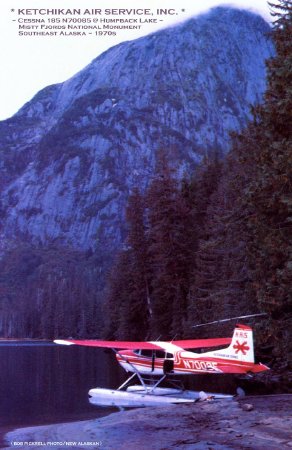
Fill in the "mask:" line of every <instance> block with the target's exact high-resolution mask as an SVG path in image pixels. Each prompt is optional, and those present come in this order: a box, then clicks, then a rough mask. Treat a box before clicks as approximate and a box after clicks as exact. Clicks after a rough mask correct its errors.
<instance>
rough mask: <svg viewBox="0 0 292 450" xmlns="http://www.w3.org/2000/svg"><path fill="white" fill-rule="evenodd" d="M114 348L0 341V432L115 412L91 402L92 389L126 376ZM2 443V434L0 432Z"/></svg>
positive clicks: (108, 384)
mask: <svg viewBox="0 0 292 450" xmlns="http://www.w3.org/2000/svg"><path fill="white" fill-rule="evenodd" d="M125 375H126V374H125V372H124V371H123V370H122V369H121V368H119V366H118V364H117V362H116V360H115V355H114V353H113V352H111V351H105V350H103V349H98V348H88V347H77V346H70V347H65V346H60V345H55V344H51V343H44V342H40V343H35V342H34V343H30V342H24V343H21V342H17V343H12V342H10V343H4V342H1V343H0V434H1V435H2V438H3V434H4V432H6V431H8V430H11V429H13V428H19V427H24V426H33V425H42V424H48V423H57V422H68V421H72V420H86V419H89V418H95V417H101V416H105V415H107V414H110V413H111V412H114V411H116V409H115V408H102V407H97V406H93V405H91V404H90V403H89V401H88V391H89V389H90V388H93V387H97V386H98V387H108V388H116V387H118V386H119V385H120V384H121V383H122V381H123V380H124V379H125ZM0 447H1V436H0Z"/></svg>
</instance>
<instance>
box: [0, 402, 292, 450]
mask: <svg viewBox="0 0 292 450" xmlns="http://www.w3.org/2000/svg"><path fill="white" fill-rule="evenodd" d="M291 401H292V395H291V394H283V395H262V396H247V397H243V398H238V399H234V400H221V401H199V402H195V403H192V404H188V405H171V406H165V407H147V408H141V409H133V410H130V411H120V412H117V413H114V414H111V415H110V416H107V417H104V418H101V419H94V420H86V421H81V422H72V423H62V424H56V425H47V426H38V427H30V428H20V429H17V430H14V431H12V432H9V433H7V435H6V436H5V438H6V447H4V448H6V449H10V448H21V449H27V448H34V449H40V448H42V449H47V448H55V449H63V448H78V449H80V450H81V449H91V450H92V449H103V450H136V449H141V450H144V449H145V450H146V449H147V450H166V449H178V448H179V449H182V450H187V449H188V450H189V449H196V450H211V449H212V450H213V449H214V450H219V449H220V450H227V449H236V450H237V449H245V450H247V449H250V450H263V449H265V450H280V449H281V450H282V449H286V448H287V449H288V448H292V433H291V430H292V415H291Z"/></svg>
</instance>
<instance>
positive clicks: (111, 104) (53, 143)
mask: <svg viewBox="0 0 292 450" xmlns="http://www.w3.org/2000/svg"><path fill="white" fill-rule="evenodd" d="M268 32H269V26H268V25H267V23H266V22H265V21H264V20H263V19H262V18H260V17H259V16H256V15H254V14H252V13H250V12H247V11H241V10H237V9H232V8H227V7H219V8H215V9H214V10H211V11H210V12H209V13H207V14H204V15H201V16H199V17H196V18H194V19H191V20H189V21H187V22H186V23H184V24H181V25H178V26H176V27H172V28H168V29H165V30H162V31H159V32H156V33H154V34H151V35H149V36H146V37H143V38H140V39H137V40H135V41H131V42H125V43H122V44H119V45H117V46H115V47H113V48H111V49H109V50H108V51H107V52H105V53H103V54H102V55H100V56H99V57H97V58H96V59H95V60H94V61H92V63H91V64H89V65H88V66H87V67H86V68H85V69H83V70H82V71H81V72H79V73H78V74H76V75H75V76H74V77H72V78H71V79H69V80H68V81H66V82H64V83H60V84H57V85H54V86H49V87H47V88H45V89H44V90H42V91H40V92H39V93H38V94H37V95H36V96H35V97H34V98H33V99H32V100H31V101H30V102H28V103H27V104H25V105H24V106H23V107H22V108H21V109H20V111H19V112H18V113H17V114H16V115H15V116H13V117H12V118H11V119H8V120H6V121H3V122H1V123H0V140H1V151H0V167H1V171H2V174H3V176H2V181H1V185H0V187H1V191H2V192H1V197H0V201H1V203H0V209H1V217H2V218H1V231H0V232H1V234H2V236H3V237H4V239H3V241H4V242H5V241H9V240H13V239H15V237H18V238H21V239H22V238H25V239H26V240H29V241H32V242H34V243H38V242H40V243H42V244H48V243H52V242H54V243H57V244H61V245H64V244H66V245H69V246H72V247H74V248H77V249H82V250H86V249H89V248H92V249H97V250H98V251H99V252H100V254H101V255H102V254H110V253H111V252H112V251H114V250H115V249H116V248H117V247H118V246H119V245H120V243H121V242H122V241H123V239H124V235H125V227H124V211H125V204H126V200H127V197H128V194H129V191H130V190H131V188H132V187H133V186H135V185H140V186H142V187H143V186H145V184H147V183H148V181H149V179H150V178H151V175H152V173H153V169H154V166H155V155H156V152H157V150H158V149H159V148H166V149H168V151H169V158H170V160H171V161H172V162H173V164H174V165H175V166H176V167H177V168H178V169H179V172H180V173H181V174H182V173H183V172H184V171H188V169H189V168H190V167H193V166H195V165H196V164H197V163H199V162H200V161H201V159H202V157H203V156H204V155H206V154H208V153H210V152H212V151H215V150H216V151H219V153H221V154H224V153H226V152H227V151H228V149H229V132H230V130H239V129H241V128H242V127H244V125H245V123H246V121H247V119H248V118H249V114H250V113H249V111H250V105H251V104H255V103H257V102H260V101H261V98H262V94H263V92H264V90H265V63H264V61H265V60H266V59H267V58H268V57H270V56H271V54H272V52H273V47H272V44H271V42H270V40H269V37H268V34H267V33H268ZM4 247H5V245H4Z"/></svg>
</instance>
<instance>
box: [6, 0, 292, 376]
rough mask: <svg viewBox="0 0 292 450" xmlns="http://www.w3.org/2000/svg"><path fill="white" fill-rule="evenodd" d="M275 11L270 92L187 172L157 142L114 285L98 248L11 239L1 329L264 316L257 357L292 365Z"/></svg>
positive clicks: (284, 84)
mask: <svg viewBox="0 0 292 450" xmlns="http://www.w3.org/2000/svg"><path fill="white" fill-rule="evenodd" d="M273 10H274V26H273V30H272V32H271V33H272V38H273V40H274V45H275V49H276V54H275V56H274V57H273V58H271V59H270V60H268V61H267V90H266V93H265V97H264V101H263V103H262V104H260V105H257V106H255V107H253V109H252V119H251V120H250V122H249V123H248V125H247V127H246V128H245V129H244V130H243V131H241V132H238V133H233V134H232V136H231V140H232V148H231V150H230V151H229V153H228V155H227V156H226V157H222V154H221V153H219V152H217V151H216V150H214V151H213V152H212V153H210V154H206V156H205V157H204V158H203V161H202V163H201V164H200V165H199V166H198V167H197V168H196V170H195V171H193V172H185V173H183V174H181V173H177V172H178V171H177V168H176V167H175V166H174V164H171V163H170V162H169V158H168V155H169V154H170V152H172V151H175V149H172V148H160V150H159V152H158V154H157V158H156V169H155V173H154V174H153V175H152V179H151V181H150V183H149V185H148V186H147V188H146V189H144V190H141V189H140V187H139V186H137V187H136V188H134V189H133V190H132V192H131V194H130V197H129V200H128V206H127V211H126V220H127V224H126V225H127V231H128V233H127V237H126V239H125V241H124V244H123V248H122V249H121V250H120V251H119V253H118V255H117V256H116V258H115V261H114V263H113V264H112V260H113V256H114V255H111V254H109V255H108V261H107V262H106V264H105V266H103V269H102V270H103V271H104V273H103V274H102V275H103V277H99V279H101V278H103V279H106V284H104V283H102V284H100V282H97V279H98V277H97V275H99V276H100V275H101V274H100V270H101V269H100V267H101V264H100V261H99V256H98V254H97V253H94V251H91V250H89V251H87V252H82V251H78V250H74V249H72V248H69V247H68V248H67V247H62V246H60V245H58V242H56V243H55V245H54V244H51V245H50V246H44V245H43V246H42V245H36V244H31V243H30V242H28V241H27V242H26V241H25V240H19V242H18V241H17V242H14V243H13V245H11V248H10V249H8V251H6V254H5V256H3V255H1V256H2V258H1V259H0V296H1V303H0V312H1V315H0V317H1V318H0V335H1V336H5V337H23V336H25V337H31V338H47V339H51V338H54V337H69V336H72V337H73V336H74V337H83V338H101V337H106V338H108V339H133V340H139V339H143V340H144V339H151V340H154V339H157V338H161V339H162V338H163V339H172V338H174V337H177V338H192V337H197V336H199V335H200V336H202V333H203V335H205V336H208V337H212V335H213V336H215V335H218V336H219V335H221V336H225V335H229V334H230V330H231V327H232V325H230V324H226V325H225V324H224V325H220V327H219V326H215V327H213V328H208V329H204V328H200V329H196V328H194V326H195V325H197V324H201V323H206V322H210V321H214V320H220V319H225V318H228V317H234V316H238V315H248V314H259V313H262V314H264V313H265V314H266V315H265V316H262V317H261V318H260V320H252V321H251V322H250V324H251V325H252V326H253V328H254V329H255V335H256V348H257V356H258V357H260V358H261V360H262V362H265V363H267V364H270V365H271V366H272V367H274V368H277V369H279V370H284V371H287V370H289V368H290V369H291V355H292V346H291V341H292V338H291V329H292V313H291V311H292V292H291V279H292V277H291V275H292V274H291V272H292V258H291V222H292V216H291V211H292V197H291V187H292V186H291V185H292V177H291V167H292V155H291V149H292V142H291V111H292V4H291V0H281V1H280V2H279V4H277V5H273ZM0 251H1V240H0ZM198 330H199V331H200V333H199V331H198Z"/></svg>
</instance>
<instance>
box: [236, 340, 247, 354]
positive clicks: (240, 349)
mask: <svg viewBox="0 0 292 450" xmlns="http://www.w3.org/2000/svg"><path fill="white" fill-rule="evenodd" d="M246 344H247V342H246V341H244V342H243V343H242V344H240V343H239V342H238V341H236V344H235V345H234V346H233V348H234V350H236V351H235V353H236V354H237V353H239V352H242V354H243V355H246V352H247V351H248V350H249V346H248V345H246Z"/></svg>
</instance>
